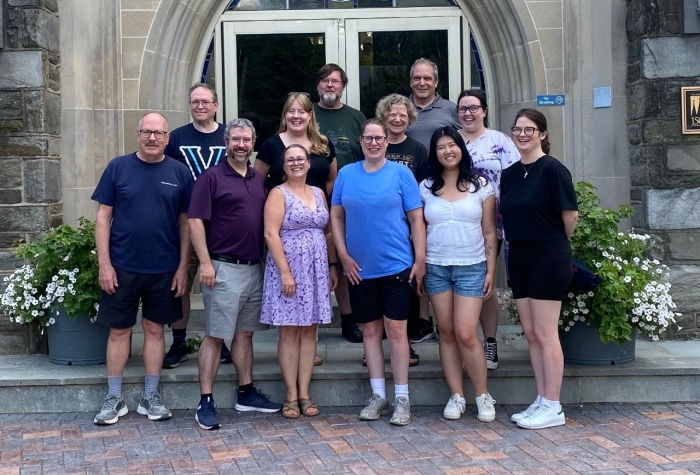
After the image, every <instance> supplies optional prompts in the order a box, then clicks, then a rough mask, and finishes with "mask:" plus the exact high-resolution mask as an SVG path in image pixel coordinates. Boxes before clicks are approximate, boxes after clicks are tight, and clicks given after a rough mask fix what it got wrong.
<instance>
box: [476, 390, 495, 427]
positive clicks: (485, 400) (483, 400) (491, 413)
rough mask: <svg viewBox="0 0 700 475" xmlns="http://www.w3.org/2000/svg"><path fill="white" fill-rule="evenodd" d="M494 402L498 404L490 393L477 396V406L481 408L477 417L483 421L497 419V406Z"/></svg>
mask: <svg viewBox="0 0 700 475" xmlns="http://www.w3.org/2000/svg"><path fill="white" fill-rule="evenodd" d="M494 404H496V401H495V400H494V399H493V398H492V397H491V395H490V394H489V393H486V394H482V395H481V396H479V397H478V398H476V407H477V408H478V409H479V415H478V416H477V418H478V419H479V420H480V421H481V422H491V421H493V420H494V419H496V408H495V407H494Z"/></svg>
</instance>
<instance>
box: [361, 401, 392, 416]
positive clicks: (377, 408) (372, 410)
mask: <svg viewBox="0 0 700 475" xmlns="http://www.w3.org/2000/svg"><path fill="white" fill-rule="evenodd" d="M387 409H389V401H387V400H386V399H382V398H381V396H379V394H372V397H371V398H370V399H369V403H367V407H365V408H364V409H362V410H361V411H360V419H362V420H363V421H376V420H377V419H379V418H380V417H381V416H382V412H384V411H386V410H387Z"/></svg>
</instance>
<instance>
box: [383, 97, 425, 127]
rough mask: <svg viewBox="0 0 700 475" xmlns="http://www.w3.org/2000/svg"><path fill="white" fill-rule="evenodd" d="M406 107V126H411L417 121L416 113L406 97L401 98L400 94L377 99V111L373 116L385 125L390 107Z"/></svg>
mask: <svg viewBox="0 0 700 475" xmlns="http://www.w3.org/2000/svg"><path fill="white" fill-rule="evenodd" d="M394 105H396V106H406V111H407V112H408V125H411V124H413V123H414V122H415V121H417V120H418V112H416V107H415V106H414V105H413V103H412V102H411V101H409V100H408V97H406V96H402V95H401V94H389V95H388V96H384V97H382V98H381V99H379V102H377V110H376V111H375V112H374V115H375V116H377V118H378V119H379V120H381V121H382V122H384V123H386V119H387V117H388V116H389V112H391V106H394Z"/></svg>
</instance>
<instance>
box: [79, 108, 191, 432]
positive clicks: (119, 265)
mask: <svg viewBox="0 0 700 475" xmlns="http://www.w3.org/2000/svg"><path fill="white" fill-rule="evenodd" d="M137 134H138V141H139V151H138V152H136V153H132V154H130V155H124V156H121V157H117V158H115V159H113V160H112V161H110V162H109V164H107V167H106V168H105V171H104V173H103V174H102V178H100V182H99V183H98V184H97V188H95V192H94V193H93V195H92V199H93V200H94V201H97V202H98V203H99V206H98V208H97V223H96V232H95V240H96V243H97V259H98V262H99V281H100V288H101V292H100V307H99V311H98V313H97V321H98V322H99V323H101V324H103V325H105V326H107V327H109V329H110V332H109V341H108V343H107V383H108V386H109V391H108V393H107V397H105V400H104V404H103V406H102V409H101V410H100V412H99V413H98V414H97V415H96V416H95V418H94V420H93V421H94V423H95V424H98V425H107V424H114V423H116V422H117V421H118V420H119V418H120V417H121V416H123V415H125V414H126V413H127V412H129V410H128V409H127V407H126V404H125V402H124V399H123V398H122V375H123V373H124V367H125V366H126V360H127V359H128V357H129V350H130V348H131V332H132V329H133V327H134V325H136V314H137V312H138V309H139V302H141V303H142V320H141V323H142V325H143V334H144V343H143V350H144V351H143V360H144V366H145V372H146V377H145V388H144V391H143V393H142V395H141V401H140V403H139V405H138V409H137V412H138V413H139V414H142V415H145V416H147V417H148V418H149V419H150V420H163V419H169V418H170V417H172V415H171V413H170V411H169V410H168V408H167V407H165V404H164V403H163V400H162V399H161V397H160V394H158V383H159V382H160V370H161V366H162V364H163V353H164V352H165V345H164V340H163V326H164V325H166V324H170V323H173V322H176V321H177V320H179V319H180V318H182V302H181V301H180V300H181V299H180V297H182V295H183V294H184V293H185V292H186V291H187V263H188V259H189V249H190V236H189V227H188V225H187V211H188V208H189V204H190V195H191V193H192V176H191V175H190V173H189V171H188V170H187V167H185V166H184V165H182V164H180V163H177V162H176V161H175V160H170V159H168V157H166V156H165V155H164V153H163V151H164V150H165V144H167V143H168V122H167V121H166V120H165V117H163V116H162V115H160V114H157V113H150V114H146V115H145V116H143V118H142V119H141V120H140V121H139V127H138V132H137Z"/></svg>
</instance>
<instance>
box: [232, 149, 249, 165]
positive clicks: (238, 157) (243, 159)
mask: <svg viewBox="0 0 700 475" xmlns="http://www.w3.org/2000/svg"><path fill="white" fill-rule="evenodd" d="M252 154H253V151H252V150H251V151H249V152H247V153H246V155H245V158H242V157H240V155H235V154H234V153H233V150H229V151H228V153H227V154H226V158H228V159H229V160H231V161H232V162H240V163H244V162H247V161H248V160H249V159H250V156H251V155H252Z"/></svg>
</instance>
